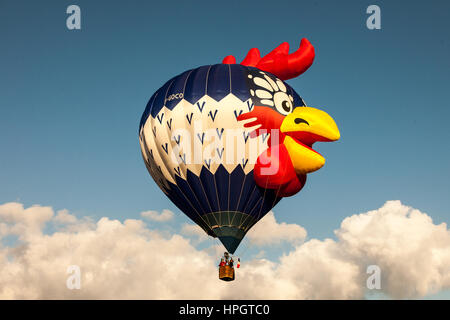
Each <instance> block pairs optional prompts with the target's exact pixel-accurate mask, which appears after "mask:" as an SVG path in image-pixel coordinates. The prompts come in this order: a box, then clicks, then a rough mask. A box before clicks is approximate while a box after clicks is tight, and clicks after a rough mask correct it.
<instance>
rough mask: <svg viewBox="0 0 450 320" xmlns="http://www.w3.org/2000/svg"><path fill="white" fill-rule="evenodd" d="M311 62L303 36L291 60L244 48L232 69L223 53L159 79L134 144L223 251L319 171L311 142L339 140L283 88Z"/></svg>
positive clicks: (327, 123) (280, 51) (284, 53)
mask: <svg viewBox="0 0 450 320" xmlns="http://www.w3.org/2000/svg"><path fill="white" fill-rule="evenodd" d="M313 60H314V48H313V46H312V45H311V44H310V42H309V41H308V40H306V39H302V41H301V43H300V47H299V49H298V50H297V51H295V52H293V53H291V54H289V45H288V44H287V43H286V42H285V43H282V44H281V45H280V46H278V47H277V48H276V49H274V50H273V51H272V52H270V53H269V54H267V55H266V56H264V57H262V58H261V57H260V53H259V50H258V49H256V48H254V49H251V50H250V51H249V52H248V54H247V56H246V57H245V59H244V60H243V61H242V62H241V63H240V64H236V59H235V58H234V57H233V56H227V57H226V58H225V59H223V61H222V63H221V64H216V65H208V66H202V67H199V68H196V69H192V70H188V71H186V72H184V73H182V74H180V75H179V76H176V77H174V78H173V79H171V80H169V81H168V82H167V83H166V84H165V85H164V86H163V87H161V88H160V89H159V90H157V91H156V92H155V93H154V94H153V96H152V97H151V98H150V101H149V102H148V104H147V107H146V109H145V112H144V114H143V115H142V119H141V124H140V129H139V141H140V145H141V151H142V155H143V158H144V161H145V164H146V166H147V169H148V171H149V172H150V174H151V176H152V177H153V179H154V180H155V181H156V183H157V184H158V186H159V187H160V188H161V189H162V190H163V191H164V192H165V193H166V195H167V196H168V197H169V198H170V199H171V200H172V201H173V202H174V203H175V204H176V205H177V206H178V207H179V208H180V209H181V210H182V211H183V212H184V213H186V215H188V216H189V217H190V218H191V219H192V220H193V221H195V222H196V223H197V224H198V225H199V226H200V227H202V228H203V229H204V230H205V232H207V233H208V234H209V235H211V236H213V237H218V238H219V239H220V240H221V241H222V243H223V244H224V246H225V247H226V248H227V250H228V251H229V252H231V253H234V251H235V250H236V248H237V247H238V245H239V243H240V242H241V240H242V238H243V237H244V235H245V234H246V232H247V231H248V230H249V229H250V228H251V227H252V226H253V225H254V224H255V223H256V222H257V221H258V220H259V219H261V218H262V217H263V216H264V215H265V214H266V213H267V212H268V211H269V210H270V209H271V208H272V207H273V206H275V204H276V203H277V202H278V201H279V200H280V199H281V198H282V197H286V196H291V195H293V194H295V193H297V192H298V191H300V190H301V188H302V187H303V185H304V184H305V181H306V174H308V173H310V172H313V171H315V170H318V169H319V168H321V167H322V166H323V165H324V163H325V159H324V158H323V156H322V155H320V154H319V153H317V152H316V151H314V150H313V149H312V145H313V143H315V142H317V141H334V140H337V139H339V137H340V134H339V130H338V128H337V126H336V124H335V122H334V120H333V119H332V118H331V117H330V116H329V115H328V114H327V113H326V112H324V111H321V110H319V109H315V108H311V107H307V106H306V105H305V103H304V101H303V99H302V98H301V97H300V96H299V95H298V94H297V93H296V92H295V91H294V90H293V89H292V88H291V87H290V86H289V85H288V84H287V83H286V82H284V80H288V79H291V78H294V77H297V76H298V75H300V74H302V73H303V72H305V71H306V70H307V69H308V68H309V67H310V66H311V64H312V62H313ZM255 145H256V147H255Z"/></svg>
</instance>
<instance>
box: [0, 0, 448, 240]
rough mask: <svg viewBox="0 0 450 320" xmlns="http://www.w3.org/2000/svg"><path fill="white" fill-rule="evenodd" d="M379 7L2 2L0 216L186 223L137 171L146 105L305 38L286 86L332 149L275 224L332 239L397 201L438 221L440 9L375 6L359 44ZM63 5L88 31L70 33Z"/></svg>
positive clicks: (444, 199)
mask: <svg viewBox="0 0 450 320" xmlns="http://www.w3.org/2000/svg"><path fill="white" fill-rule="evenodd" d="M374 3H375V2H374ZM374 3H372V2H367V1H345V3H339V2H336V1H295V2H294V1H277V2H274V1H258V2H255V1H227V3H226V4H225V3H223V2H211V1H190V2H187V1H179V2H178V1H177V2H175V1H171V2H158V3H153V2H144V1H127V2H125V1H122V2H118V1H114V2H113V1H95V2H94V1H44V2H41V1H40V2H36V1H4V0H2V1H0V39H1V50H0V70H1V72H0V87H1V88H2V93H1V94H0V149H1V150H2V151H1V156H0V181H1V182H2V183H0V203H3V202H9V201H19V202H22V203H24V204H25V205H32V204H37V203H39V204H43V205H51V206H53V207H55V208H57V209H62V208H67V209H69V210H70V211H71V212H75V213H76V214H77V215H79V216H85V215H89V216H92V217H94V218H100V217H102V216H108V217H110V218H118V219H121V220H123V219H125V218H138V217H139V213H140V212H141V211H144V210H158V211H160V210H162V209H165V208H169V209H171V210H173V211H174V212H176V213H178V214H179V215H181V212H180V211H179V210H178V209H177V208H176V207H175V206H173V205H172V204H171V203H170V201H169V200H168V199H167V198H165V197H164V196H163V194H162V193H161V191H160V190H159V189H158V187H157V186H156V184H155V183H154V182H153V181H152V180H151V178H150V176H149V175H148V173H147V171H146V169H145V166H144V163H143V161H142V159H141V154H140V150H139V144H138V125H139V120H140V116H141V114H142V112H143V111H144V108H145V105H146V103H147V101H148V99H149V98H150V96H151V95H152V94H153V92H154V91H155V90H157V89H158V88H159V87H160V86H161V85H162V84H163V83H164V82H165V81H167V80H168V79H169V78H171V77H173V76H175V75H177V74H179V73H181V72H183V71H185V70H187V69H190V68H194V67H197V66H200V65H205V64H214V63H219V62H221V61H222V58H223V57H225V56H226V55H229V54H233V55H235V56H236V57H237V59H238V60H239V61H240V60H241V59H242V58H243V57H244V56H245V54H246V53H247V51H248V49H250V48H252V47H258V48H259V49H260V50H261V52H262V53H263V54H264V53H267V52H269V51H270V50H271V49H273V48H275V47H276V46H277V45H278V44H280V43H281V42H283V41H287V42H289V43H290V45H291V50H293V49H294V47H295V48H296V47H297V46H298V44H299V41H300V39H301V38H302V37H307V38H308V39H309V40H310V41H311V43H312V44H313V45H314V46H315V49H316V59H315V62H314V64H313V66H312V67H311V68H310V69H309V70H308V71H307V72H306V73H304V74H303V75H301V76H300V77H299V78H297V79H293V80H289V81H288V82H289V83H290V85H291V86H292V87H293V88H294V89H296V91H297V92H298V93H299V94H300V95H301V96H302V97H303V98H304V100H305V101H306V102H307V104H308V105H310V106H315V107H319V108H321V109H323V110H326V111H327V112H328V113H329V114H330V115H331V116H332V117H333V118H334V119H335V120H336V122H337V124H338V126H339V129H340V131H341V140H340V141H339V142H335V143H330V144H321V145H318V146H317V149H318V150H319V151H320V152H321V153H322V154H324V155H325V157H326V159H327V163H326V165H325V167H324V168H323V169H321V170H320V171H318V172H316V173H313V174H311V175H310V176H309V178H308V183H307V185H306V187H305V188H304V189H303V190H302V191H301V193H300V194H298V195H296V196H295V197H292V198H288V199H283V200H282V201H281V202H280V204H278V205H277V206H276V207H275V210H274V211H275V213H276V215H277V219H278V220H280V221H285V222H288V223H297V224H300V225H302V226H303V227H304V228H305V229H306V230H307V231H308V236H309V237H317V238H325V237H333V236H334V235H333V230H335V229H336V228H338V227H339V224H340V222H341V221H342V220H343V219H344V218H345V217H347V216H349V215H351V214H356V213H360V212H364V211H368V210H371V209H376V208H379V207H380V206H382V204H383V203H384V202H385V201H386V200H392V199H398V200H401V201H402V203H404V204H406V205H409V206H412V207H414V208H418V209H420V210H421V211H423V212H426V213H428V214H429V215H430V216H431V217H432V218H433V221H434V222H435V223H441V222H447V223H448V221H449V216H450V215H449V211H448V208H449V207H450V197H449V196H448V195H449V194H450V170H449V169H450V167H449V163H450V150H449V148H448V140H449V138H450V130H449V127H448V119H449V118H450V109H449V103H448V92H449V83H450V72H449V71H450V61H449V59H448V57H449V56H450V43H449V37H448V21H449V19H450V3H448V2H444V1H435V2H433V4H430V3H429V2H424V1H395V2H393V1H378V2H376V4H378V5H379V6H380V7H381V15H382V21H381V27H382V29H381V30H368V29H367V28H366V26H365V21H366V18H367V14H366V13H365V10H366V8H367V6H368V5H370V4H374ZM70 4H77V5H79V6H80V8H81V14H82V30H76V31H70V30H68V29H67V28H66V24H65V20H66V17H67V15H66V13H65V11H66V8H67V6H68V5H70ZM293 207H295V208H297V210H296V212H295V213H294V212H293V210H292V208H293ZM298 212H301V214H298ZM186 221H187V220H186Z"/></svg>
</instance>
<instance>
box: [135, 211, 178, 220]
mask: <svg viewBox="0 0 450 320" xmlns="http://www.w3.org/2000/svg"><path fill="white" fill-rule="evenodd" d="M173 216H174V214H173V212H172V211H170V210H167V209H164V210H163V211H162V212H161V213H158V211H144V212H141V217H143V218H146V219H149V220H153V221H157V222H165V221H169V220H172V219H173Z"/></svg>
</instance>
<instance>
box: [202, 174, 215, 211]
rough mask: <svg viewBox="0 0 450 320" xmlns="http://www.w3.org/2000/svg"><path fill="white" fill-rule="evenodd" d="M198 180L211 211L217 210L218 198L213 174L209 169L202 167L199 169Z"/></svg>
mask: <svg viewBox="0 0 450 320" xmlns="http://www.w3.org/2000/svg"><path fill="white" fill-rule="evenodd" d="M200 181H201V185H202V186H203V189H204V190H205V193H206V197H207V198H208V202H209V205H210V206H211V210H212V212H217V211H219V202H218V201H219V199H218V195H217V189H216V183H215V182H214V176H213V175H212V173H211V171H209V170H208V169H206V168H205V167H203V168H202V170H201V171H200Z"/></svg>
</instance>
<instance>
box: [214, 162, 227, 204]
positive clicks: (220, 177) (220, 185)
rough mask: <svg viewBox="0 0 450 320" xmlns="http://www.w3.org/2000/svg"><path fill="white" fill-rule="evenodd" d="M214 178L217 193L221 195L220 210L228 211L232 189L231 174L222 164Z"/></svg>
mask: <svg viewBox="0 0 450 320" xmlns="http://www.w3.org/2000/svg"><path fill="white" fill-rule="evenodd" d="M214 178H215V182H216V189H217V195H218V197H219V210H220V211H228V208H229V207H228V199H229V196H230V194H229V193H230V189H231V184H230V174H229V173H228V171H227V170H226V169H225V167H224V166H223V165H220V166H219V167H218V168H217V171H216V173H215V174H214Z"/></svg>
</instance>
